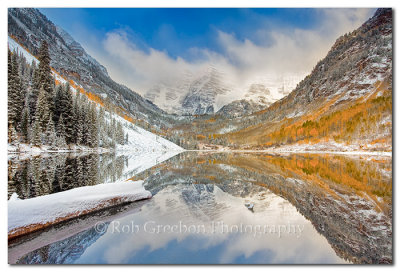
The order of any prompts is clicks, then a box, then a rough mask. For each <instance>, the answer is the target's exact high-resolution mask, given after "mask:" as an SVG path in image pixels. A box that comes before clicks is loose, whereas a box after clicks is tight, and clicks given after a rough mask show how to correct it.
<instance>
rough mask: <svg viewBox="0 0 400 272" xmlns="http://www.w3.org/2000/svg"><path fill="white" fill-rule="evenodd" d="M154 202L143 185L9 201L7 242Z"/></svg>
mask: <svg viewBox="0 0 400 272" xmlns="http://www.w3.org/2000/svg"><path fill="white" fill-rule="evenodd" d="M147 198H151V193H150V192H149V191H147V190H145V189H144V187H143V181H136V182H120V183H111V184H99V185H95V186H87V187H80V188H76V189H72V190H69V191H65V192H60V193H55V194H51V195H45V196H39V197H36V198H31V199H26V200H20V199H18V198H17V195H16V194H14V195H13V196H12V197H11V198H10V200H9V201H8V239H11V238H15V237H17V236H20V235H23V234H26V233H30V232H33V231H36V230H39V229H42V228H45V227H47V226H49V225H52V224H56V223H58V222H61V221H64V220H68V219H71V218H75V217H78V216H81V215H84V214H88V213H91V212H94V211H96V210H100V209H104V208H108V207H111V206H115V205H119V204H122V203H128V202H133V201H137V200H141V199H147Z"/></svg>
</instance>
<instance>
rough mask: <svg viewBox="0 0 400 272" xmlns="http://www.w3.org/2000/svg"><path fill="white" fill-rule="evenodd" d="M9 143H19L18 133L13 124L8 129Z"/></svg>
mask: <svg viewBox="0 0 400 272" xmlns="http://www.w3.org/2000/svg"><path fill="white" fill-rule="evenodd" d="M8 142H9V143H10V144H16V143H18V135H17V131H16V130H15V128H14V126H13V125H12V124H11V125H10V126H9V127H8Z"/></svg>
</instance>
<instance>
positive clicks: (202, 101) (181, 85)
mask: <svg viewBox="0 0 400 272" xmlns="http://www.w3.org/2000/svg"><path fill="white" fill-rule="evenodd" d="M227 92H229V89H228V88H227V87H226V86H225V84H224V83H223V82H222V80H221V73H220V72H219V71H218V70H217V69H216V68H214V67H209V68H208V69H206V70H205V71H203V72H201V73H199V74H196V75H194V74H193V73H190V72H187V73H185V74H184V75H182V78H181V80H179V81H178V82H174V83H165V84H162V83H158V84H155V85H154V86H153V87H152V88H150V89H149V90H148V91H147V93H146V95H145V98H147V99H148V100H150V101H152V102H153V103H154V104H156V105H159V106H160V107H161V108H162V109H164V110H165V111H167V112H168V113H172V114H178V115H203V114H213V113H215V111H216V97H217V96H218V95H221V94H226V93H227Z"/></svg>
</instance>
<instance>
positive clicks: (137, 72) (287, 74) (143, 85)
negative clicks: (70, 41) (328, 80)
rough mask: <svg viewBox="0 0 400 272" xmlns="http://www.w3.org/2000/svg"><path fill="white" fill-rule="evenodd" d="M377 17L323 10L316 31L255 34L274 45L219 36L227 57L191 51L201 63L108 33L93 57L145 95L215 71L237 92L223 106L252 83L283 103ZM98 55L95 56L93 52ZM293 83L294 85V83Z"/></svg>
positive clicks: (121, 33) (124, 35)
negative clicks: (347, 37) (285, 88)
mask: <svg viewBox="0 0 400 272" xmlns="http://www.w3.org/2000/svg"><path fill="white" fill-rule="evenodd" d="M372 13H373V10H371V9H321V10H318V18H320V23H319V25H318V26H317V27H315V28H314V29H307V30H305V29H300V28H295V29H287V28H279V27H278V26H276V27H275V28H270V27H269V28H266V29H268V30H266V29H263V26H262V25H260V26H258V28H255V29H254V31H255V32H257V35H265V36H266V37H268V39H269V42H268V45H265V46H262V45H257V44H255V43H254V42H252V41H251V40H249V39H245V40H244V41H241V40H239V39H237V38H236V37H235V35H234V34H231V33H225V32H222V31H217V33H218V35H217V37H216V39H217V41H218V43H219V44H220V46H221V48H222V49H223V52H224V53H223V54H220V53H216V52H213V51H210V50H209V49H203V48H188V52H191V53H193V55H199V56H201V58H199V59H198V60H196V61H187V60H185V59H183V58H180V57H178V58H171V57H170V56H169V55H168V54H167V53H166V52H164V51H159V50H156V49H153V48H149V50H146V51H144V50H142V49H140V48H138V47H137V46H136V45H135V43H133V42H132V41H131V40H130V39H129V37H128V34H127V33H126V31H124V30H115V31H111V32H109V33H107V34H106V35H105V37H104V39H103V40H102V41H101V42H100V44H101V48H96V49H94V48H95V47H98V44H99V43H98V42H97V43H96V44H90V45H89V48H88V49H89V50H88V51H89V52H90V53H91V54H93V55H94V57H96V58H97V59H98V60H99V61H100V62H101V63H102V64H103V65H104V66H105V67H107V69H108V71H109V73H110V76H111V77H112V78H113V79H114V80H116V81H117V82H120V83H123V84H125V85H127V86H128V87H130V88H131V89H133V90H135V91H136V92H138V93H140V94H142V95H144V94H145V93H146V91H147V90H148V89H149V88H150V87H152V86H153V85H155V84H157V83H163V84H166V85H171V86H172V85H174V84H176V82H177V81H179V80H180V79H181V78H182V75H183V74H184V73H186V72H187V71H189V72H191V73H192V74H199V73H201V71H204V70H205V69H207V67H209V66H210V65H212V66H214V67H215V68H217V69H218V70H219V71H221V72H222V73H223V75H224V80H225V82H226V83H227V84H228V86H229V88H230V89H231V90H232V91H231V92H230V93H229V94H228V95H225V96H221V97H220V98H219V99H218V103H219V106H221V105H223V104H224V103H226V102H230V101H232V100H234V99H239V98H242V97H243V96H244V94H245V91H246V90H247V88H248V86H249V85H250V84H251V83H265V84H266V85H267V86H268V87H269V88H270V89H271V91H272V94H273V95H274V96H275V97H276V98H279V96H282V95H281V94H279V93H278V88H279V87H281V86H282V82H283V80H285V79H288V78H289V80H285V82H286V83H285V84H288V85H290V87H294V86H295V85H296V84H297V82H298V81H299V80H301V79H302V78H303V77H304V76H305V75H307V74H308V73H309V72H310V71H311V69H312V68H313V66H314V65H315V64H316V63H317V61H318V60H320V59H322V58H323V57H324V56H325V55H326V54H327V52H328V50H329V48H330V47H331V46H332V45H333V43H334V41H335V40H336V39H337V38H338V37H339V36H340V35H343V34H344V33H346V32H349V31H352V30H354V29H356V28H357V27H359V26H360V25H361V24H362V23H363V22H364V21H366V20H367V19H368V17H370V16H371V15H372ZM93 49H94V50H93ZM290 79H291V80H290Z"/></svg>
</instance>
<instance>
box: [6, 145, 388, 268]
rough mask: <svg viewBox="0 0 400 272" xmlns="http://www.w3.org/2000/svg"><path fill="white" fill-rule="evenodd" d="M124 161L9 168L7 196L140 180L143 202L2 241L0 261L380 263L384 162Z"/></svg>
mask: <svg viewBox="0 0 400 272" xmlns="http://www.w3.org/2000/svg"><path fill="white" fill-rule="evenodd" d="M130 158H131V156H130V155H129V154H128V155H127V154H113V155H109V154H108V155H107V154H103V155H97V154H96V155H94V154H91V155H84V156H71V155H57V156H50V157H46V158H40V157H38V158H34V159H26V160H20V159H10V160H9V186H8V190H9V197H10V195H11V194H12V193H14V192H15V193H17V194H18V196H19V197H20V198H31V197H36V196H40V195H45V194H51V193H55V192H59V191H63V190H69V189H72V188H76V187H80V186H90V185H95V184H99V183H104V182H123V181H125V182H135V181H136V180H144V181H145V188H146V189H147V190H149V191H151V192H152V194H153V198H151V199H149V200H144V201H139V202H135V203H131V204H128V205H124V206H120V207H115V208H113V209H108V210H105V211H99V212H97V213H95V214H92V215H88V216H85V217H82V218H79V219H75V220H71V221H68V222H65V223H62V224H59V225H57V226H53V227H51V228H48V229H46V230H45V231H41V232H39V233H34V234H31V235H27V236H26V237H23V238H20V239H18V240H16V241H12V242H10V243H9V262H10V263H15V262H16V263H21V264H32V263H78V264H80V263H90V264H92V263H95V264H103V263H113V264H116V263H128V264H141V263H162V264H165V263H196V264H198V263H250V264H253V263H254V264H256V263H257V264H269V263H388V262H391V261H392V168H391V163H392V162H391V158H390V157H380V158H377V157H365V156H364V157H360V156H352V157H350V156H339V155H328V154H318V155H317V154H291V155H271V154H266V153H212V152H184V153H181V154H179V155H177V156H175V157H173V158H170V159H169V160H167V161H164V162H162V163H159V164H157V165H155V166H153V167H152V168H150V169H148V170H145V171H132V170H130V169H132V167H133V169H136V168H135V165H132V161H131V160H130ZM121 180H122V181H121ZM50 205H51V203H49V206H50Z"/></svg>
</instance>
